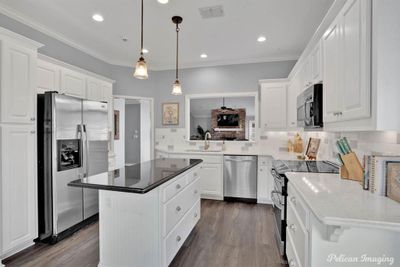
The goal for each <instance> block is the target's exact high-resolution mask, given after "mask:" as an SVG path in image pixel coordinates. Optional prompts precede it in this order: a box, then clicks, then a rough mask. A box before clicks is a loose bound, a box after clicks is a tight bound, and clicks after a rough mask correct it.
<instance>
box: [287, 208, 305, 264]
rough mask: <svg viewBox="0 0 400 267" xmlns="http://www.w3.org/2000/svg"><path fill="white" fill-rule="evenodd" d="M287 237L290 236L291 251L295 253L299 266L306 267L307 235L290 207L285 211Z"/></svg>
mask: <svg viewBox="0 0 400 267" xmlns="http://www.w3.org/2000/svg"><path fill="white" fill-rule="evenodd" d="M286 232H287V235H290V237H291V239H292V241H293V249H294V251H295V252H296V255H297V257H298V260H299V263H300V264H301V266H306V265H305V261H306V251H307V250H306V249H307V247H308V242H307V240H308V234H307V230H306V229H305V228H304V226H303V225H302V223H300V222H299V219H298V217H297V215H296V214H295V213H294V210H293V208H292V207H288V211H287V227H286Z"/></svg>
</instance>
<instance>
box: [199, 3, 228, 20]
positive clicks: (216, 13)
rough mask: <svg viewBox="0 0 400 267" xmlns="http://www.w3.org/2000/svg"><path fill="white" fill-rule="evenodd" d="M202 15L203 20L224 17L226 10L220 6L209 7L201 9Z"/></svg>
mask: <svg viewBox="0 0 400 267" xmlns="http://www.w3.org/2000/svg"><path fill="white" fill-rule="evenodd" d="M199 11H200V15H201V17H202V18H203V19H210V18H219V17H223V16H224V8H223V7H222V6H221V5H220V6H209V7H202V8H199Z"/></svg>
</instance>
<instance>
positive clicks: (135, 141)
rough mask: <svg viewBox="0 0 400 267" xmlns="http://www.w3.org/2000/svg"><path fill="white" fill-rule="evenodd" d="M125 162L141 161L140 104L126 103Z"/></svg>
mask: <svg viewBox="0 0 400 267" xmlns="http://www.w3.org/2000/svg"><path fill="white" fill-rule="evenodd" d="M136 131H137V132H136ZM135 136H137V137H135ZM125 162H126V163H137V162H140V104H125Z"/></svg>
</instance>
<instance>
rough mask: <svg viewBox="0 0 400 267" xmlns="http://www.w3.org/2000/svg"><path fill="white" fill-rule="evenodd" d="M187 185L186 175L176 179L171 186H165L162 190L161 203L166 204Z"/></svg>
mask: <svg viewBox="0 0 400 267" xmlns="http://www.w3.org/2000/svg"><path fill="white" fill-rule="evenodd" d="M186 185H187V177H186V174H185V175H182V177H180V178H177V180H176V181H174V182H172V183H171V184H169V185H167V186H166V187H165V188H164V189H163V190H164V193H163V202H164V203H165V202H167V201H168V200H170V199H171V198H173V197H174V196H175V195H177V194H178V193H179V192H181V191H182V190H183V189H184V188H185V186H186Z"/></svg>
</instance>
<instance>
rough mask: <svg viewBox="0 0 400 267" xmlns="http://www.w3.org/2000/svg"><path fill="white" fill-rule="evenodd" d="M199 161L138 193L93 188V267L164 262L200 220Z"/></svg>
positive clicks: (169, 259) (167, 261)
mask: <svg viewBox="0 0 400 267" xmlns="http://www.w3.org/2000/svg"><path fill="white" fill-rule="evenodd" d="M201 165H202V164H198V165H196V166H194V167H192V168H191V169H188V170H186V171H184V172H183V173H181V174H178V175H177V176H176V177H175V178H172V179H171V180H169V181H167V182H165V183H163V184H161V185H159V186H158V187H156V188H154V189H152V190H150V191H149V192H147V193H143V194H140V193H131V192H129V193H128V192H120V191H111V190H99V194H100V195H99V196H100V202H99V207H100V213H99V214H100V215H99V216H100V218H99V219H100V224H99V225H100V226H99V227H100V229H99V232H100V262H99V265H98V266H99V267H111V266H113V267H114V266H155V267H158V266H162V267H167V266H168V265H169V264H170V263H171V261H172V260H173V259H174V257H175V255H176V253H177V252H178V251H179V249H180V248H181V246H182V245H183V243H184V242H185V240H186V239H187V237H188V236H189V234H190V232H191V231H192V229H193V228H194V227H195V225H196V223H197V222H198V221H199V219H200V215H201V210H200V207H201V202H200V188H199V187H200V178H201V175H200V172H199V170H200V168H201ZM178 185H179V186H178ZM178 187H179V188H178Z"/></svg>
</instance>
